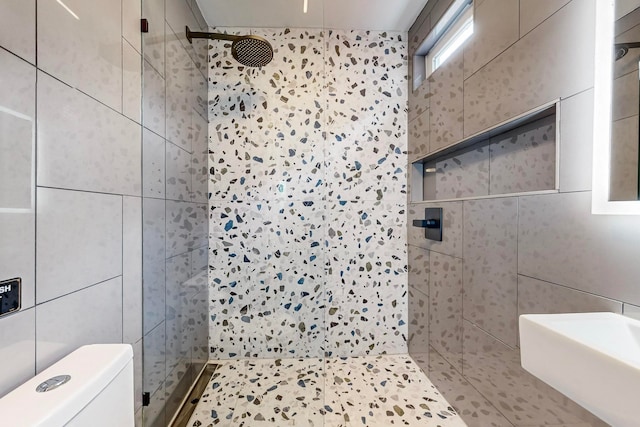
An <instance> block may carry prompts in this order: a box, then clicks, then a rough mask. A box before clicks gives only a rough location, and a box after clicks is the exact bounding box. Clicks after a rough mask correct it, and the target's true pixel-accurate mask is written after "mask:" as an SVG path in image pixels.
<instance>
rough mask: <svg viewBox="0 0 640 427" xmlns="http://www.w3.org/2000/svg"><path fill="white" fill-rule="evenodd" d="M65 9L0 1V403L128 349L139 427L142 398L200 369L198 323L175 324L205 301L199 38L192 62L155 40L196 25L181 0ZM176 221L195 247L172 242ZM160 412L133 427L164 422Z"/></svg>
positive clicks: (114, 1) (175, 46) (29, 0)
mask: <svg viewBox="0 0 640 427" xmlns="http://www.w3.org/2000/svg"><path fill="white" fill-rule="evenodd" d="M67 6H68V8H65V7H63V5H62V2H56V1H55V0H42V1H37V2H36V1H35V0H25V1H14V0H2V1H0V10H2V13H0V46H1V48H0V65H1V66H0V82H2V84H0V104H1V106H0V150H1V154H0V166H1V167H0V175H1V176H0V182H2V184H0V236H2V237H1V240H0V280H4V279H10V278H14V277H21V278H22V279H23V289H22V290H23V299H22V308H21V310H20V311H19V312H17V313H15V314H12V315H10V316H7V317H3V318H2V319H0V338H1V340H2V345H1V346H0V358H2V360H3V366H2V368H0V378H1V380H0V395H4V394H5V393H6V392H8V391H10V390H11V389H12V388H13V387H15V386H17V385H19V384H20V383H22V382H24V381H25V380H27V379H29V378H30V377H33V376H34V375H35V374H36V373H38V372H40V371H42V370H43V369H45V368H46V367H48V366H49V365H51V364H52V363H54V362H56V361H57V360H59V359H60V358H62V357H63V356H65V355H66V354H67V353H69V352H71V351H73V350H75V349H76V348H77V347H79V346H81V345H84V344H90V343H121V342H124V343H129V344H132V345H133V348H134V362H135V398H136V402H135V409H136V423H137V425H142V424H143V421H142V418H143V414H142V412H143V411H142V393H143V391H152V392H153V391H155V390H161V391H162V392H161V394H158V393H155V396H154V397H153V398H152V399H151V402H152V405H154V404H155V405H156V406H155V407H154V408H157V407H160V408H162V407H163V405H164V403H165V402H170V401H171V399H170V397H169V396H165V394H164V393H169V394H171V392H172V391H174V390H178V388H177V387H176V386H175V385H176V384H177V382H178V381H177V379H176V373H177V372H182V371H178V370H177V368H175V367H176V366H179V365H180V363H183V361H184V360H185V358H188V361H189V362H188V363H189V364H191V366H194V367H195V366H199V365H197V364H201V363H202V362H203V361H204V360H206V359H207V358H208V353H207V351H206V350H207V343H206V341H207V334H208V324H207V322H206V320H207V318H206V315H201V316H200V318H198V316H196V315H191V317H190V318H189V320H194V322H193V323H191V322H187V319H186V318H185V315H186V314H187V313H191V311H187V309H186V308H185V307H189V310H193V309H195V310H199V311H200V313H204V312H206V304H207V286H206V257H207V241H206V228H207V226H206V222H207V217H206V197H207V188H206V186H207V183H206V181H207V174H206V170H207V167H206V162H207V160H206V144H207V142H206V141H207V140H206V138H207V137H206V132H207V120H206V102H202V101H204V100H205V99H206V96H207V93H206V92H207V91H206V78H205V76H204V75H203V73H205V72H206V65H205V64H206V43H203V44H200V46H199V49H200V56H198V55H196V53H195V52H196V49H198V47H195V48H191V47H189V46H187V44H186V43H184V40H178V39H177V38H175V36H174V33H173V31H172V30H171V28H176V29H177V30H178V31H182V28H184V25H186V23H187V22H189V24H190V25H193V26H195V27H198V28H202V26H203V23H204V21H203V20H202V18H201V16H199V15H198V17H196V16H195V15H194V13H196V14H199V12H198V10H197V8H195V7H193V6H195V3H194V2H193V1H188V2H187V1H183V0H167V1H164V0H159V1H155V0H154V1H146V0H145V2H144V5H143V4H142V2H141V1H140V0H137V1H136V0H131V1H129V0H126V1H121V0H96V1H92V2H71V3H69V2H67ZM143 6H144V10H143ZM165 6H166V11H165ZM192 7H193V8H192ZM165 14H166V15H165ZM142 16H144V17H145V18H147V19H149V22H150V25H151V33H150V34H149V36H148V37H145V39H144V40H143V39H142V37H141V32H140V18H141V17H142ZM198 19H200V21H198ZM61 29H64V31H62V30H61ZM165 37H167V41H166V43H165ZM36 44H37V50H36ZM165 49H166V57H167V58H168V60H167V61H165V60H164V58H165ZM189 58H191V59H189ZM194 64H202V66H201V68H200V69H199V71H198V69H197V68H196V67H195V65H194ZM197 75H199V76H200V78H199V80H197V79H194V80H193V81H192V80H187V81H186V82H185V81H183V80H180V81H178V80H179V79H183V78H185V77H186V78H188V79H193V76H197ZM154 77H157V78H154ZM143 86H144V95H145V101H146V102H145V104H144V108H142V106H143V102H142V101H143V95H142V93H143ZM198 86H199V87H198ZM198 91H199V92H198ZM165 94H167V96H165ZM174 95H175V96H174ZM198 96H200V99H201V102H200V103H199V104H198V102H197V97H198ZM165 100H166V105H165ZM196 105H199V107H196ZM185 106H188V108H187V109H185V108H184V107H185ZM192 106H194V108H193V110H194V112H192V111H191V109H192ZM36 111H37V114H36ZM165 112H166V114H165ZM197 112H199V113H197ZM196 113H197V114H196ZM196 115H197V116H198V117H200V120H199V121H198V120H197V118H196ZM165 116H166V117H165ZM165 119H166V133H165ZM143 135H144V137H143ZM143 140H144V144H143ZM180 150H182V151H180ZM165 153H168V155H166V156H165ZM165 157H166V159H167V165H166V167H165ZM165 170H166V171H167V173H166V175H167V177H166V180H165ZM165 186H166V187H167V190H166V193H165ZM165 194H166V196H165ZM165 198H166V199H169V201H167V202H165V200H164V199H165ZM165 203H166V205H167V207H168V208H167V209H166V212H165ZM196 207H199V208H200V211H199V212H200V213H199V215H198V216H197V218H191V217H188V218H187V214H183V219H182V220H181V221H179V222H180V226H176V227H173V223H174V222H176V221H174V219H175V218H176V216H177V215H178V214H180V213H183V212H188V211H189V210H190V209H191V210H192V211H196V210H197V209H196ZM143 212H144V215H143ZM143 216H144V222H143ZM165 217H166V218H170V220H171V221H173V222H170V223H169V224H168V225H169V226H168V231H167V232H166V233H165V231H164V230H165ZM156 226H157V230H159V233H158V234H157V236H162V238H163V240H153V238H154V237H156V235H155V234H153V233H152V232H150V230H151V229H152V228H153V227H156ZM187 226H189V227H193V231H194V233H199V235H200V236H202V237H201V238H200V239H198V240H193V241H187V243H182V242H183V240H182V235H183V234H184V232H183V231H182V229H183V228H185V227H187ZM143 229H144V232H143ZM154 230H155V228H154ZM165 235H166V236H167V237H166V239H164V236H165ZM178 236H179V237H178ZM143 240H144V248H143ZM165 240H166V242H165ZM181 245H182V246H181ZM165 246H166V253H165ZM143 252H144V254H145V257H147V258H145V260H144V267H145V268H144V270H145V271H144V273H143ZM156 255H159V257H158V258H157V259H158V260H160V262H159V264H158V265H157V266H156V265H153V264H152V262H153V260H155V259H156V258H154V256H156ZM178 259H179V261H180V262H178ZM165 262H166V263H167V265H168V268H167V271H168V272H169V273H168V274H167V278H169V280H168V281H167V285H168V286H167V287H166V289H165V276H164V272H165ZM187 264H188V265H187ZM152 268H153V269H155V270H153V269H152ZM152 272H153V274H156V279H157V280H151V276H152ZM143 274H144V277H145V281H147V280H148V281H149V283H152V284H157V288H156V289H157V290H158V291H159V292H158V293H157V294H154V293H153V287H149V286H146V287H145V289H144V290H143V284H142V281H143ZM198 274H199V280H200V282H201V284H200V285H197V284H194V281H195V277H197V276H198ZM187 278H193V280H191V281H188V280H187ZM186 283H188V285H187V286H185V284H186ZM196 288H198V289H200V292H199V293H196V291H195V289H196ZM178 290H179V292H178ZM165 292H166V293H167V298H166V300H165ZM143 293H144V297H145V301H144V302H143ZM165 301H166V302H167V304H166V306H165ZM158 302H160V304H158V305H157V306H156V305H154V303H158ZM143 311H144V316H143ZM154 322H155V323H154ZM185 322H186V323H188V324H185ZM159 325H162V326H161V327H160V326H159ZM165 325H166V331H165ZM157 331H161V332H159V333H156V332H157ZM158 336H160V337H161V339H158ZM165 336H166V337H167V340H166V342H165V339H164V337H165ZM176 336H177V337H180V336H184V337H188V340H187V342H186V343H182V342H181V343H179V345H178V344H177V343H176V341H177V340H176ZM196 337H197V338H198V339H199V341H197V339H196ZM190 345H193V346H194V348H193V349H192V348H190V347H187V346H190ZM143 347H144V351H145V353H146V354H145V360H144V362H145V363H144V365H145V366H144V370H145V372H147V373H152V375H149V376H145V378H144V379H143ZM185 354H188V356H187V355H185ZM154 355H162V359H161V363H159V362H158V363H152V361H153V360H154ZM165 358H166V360H165ZM156 359H157V358H156ZM152 366H153V367H156V366H157V367H158V370H157V371H154V370H153V369H152ZM194 369H195V368H194ZM184 370H185V369H183V371H184ZM190 379H191V378H190ZM156 385H157V386H156ZM153 386H156V387H155V388H153ZM183 388H184V387H183ZM158 402H160V405H158ZM167 408H168V409H167V411H171V408H172V406H171V404H170V403H168V404H167ZM173 408H175V405H174V406H173ZM162 411H163V410H162V409H160V410H158V411H156V413H162V416H163V417H162V418H161V417H156V416H155V414H154V409H153V408H152V409H151V410H150V411H149V412H148V413H146V414H145V423H144V424H146V425H150V424H152V422H153V419H154V418H157V419H158V421H157V423H158V424H161V425H166V424H165V419H164V412H162ZM151 415H153V417H151Z"/></svg>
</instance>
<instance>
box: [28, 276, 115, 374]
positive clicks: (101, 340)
mask: <svg viewBox="0 0 640 427" xmlns="http://www.w3.org/2000/svg"><path fill="white" fill-rule="evenodd" d="M36 314H37V316H36V337H37V342H36V368H37V372H41V371H42V370H43V369H46V368H47V367H49V366H51V365H52V364H53V363H55V362H57V361H58V360H60V359H61V358H63V357H65V356H66V355H67V354H69V353H71V352H72V351H74V350H75V349H77V348H78V347H80V346H82V345H86V344H109V343H121V342H122V278H121V277H116V278H115V279H111V280H107V281H106V282H102V283H100V284H97V285H95V286H91V287H89V288H86V289H82V290H81V291H78V292H74V293H72V294H69V295H65V296H64V297H62V298H58V299H56V300H53V301H49V302H47V303H45V304H41V305H38V306H37V307H36ZM60 331H64V333H60Z"/></svg>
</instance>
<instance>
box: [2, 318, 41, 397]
mask: <svg viewBox="0 0 640 427" xmlns="http://www.w3.org/2000/svg"><path fill="white" fill-rule="evenodd" d="M0 325H2V327H1V328H0V340H1V341H2V347H0V357H1V358H2V360H3V364H2V368H0V378H2V380H1V381H0V396H4V395H5V394H6V393H8V392H10V391H11V390H13V389H14V388H16V387H18V386H19V385H21V384H22V383H24V382H25V381H27V380H29V379H31V378H32V377H33V376H34V375H35V374H36V364H35V360H36V310H35V309H33V308H32V309H30V310H23V311H20V312H18V313H15V314H12V315H10V316H8V317H3V318H2V320H0Z"/></svg>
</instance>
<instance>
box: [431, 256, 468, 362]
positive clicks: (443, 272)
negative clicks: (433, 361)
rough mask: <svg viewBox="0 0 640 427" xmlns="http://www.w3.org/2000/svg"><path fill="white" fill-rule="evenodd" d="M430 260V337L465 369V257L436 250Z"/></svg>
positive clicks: (432, 343)
mask: <svg viewBox="0 0 640 427" xmlns="http://www.w3.org/2000/svg"><path fill="white" fill-rule="evenodd" d="M430 262H431V280H430V281H429V303H430V304H429V341H430V344H431V346H432V347H433V348H434V349H436V350H437V351H438V353H440V354H441V355H442V356H443V357H444V358H445V359H447V361H448V362H449V363H450V364H451V365H453V366H454V367H455V368H456V369H457V370H458V371H462V260H461V259H459V258H453V257H450V256H447V255H442V254H439V253H437V252H432V253H431V255H430Z"/></svg>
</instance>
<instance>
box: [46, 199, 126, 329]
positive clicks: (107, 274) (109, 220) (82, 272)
mask: <svg viewBox="0 0 640 427" xmlns="http://www.w3.org/2000/svg"><path fill="white" fill-rule="evenodd" d="M37 226H38V228H37V230H38V233H37V238H36V251H37V257H36V259H37V264H36V271H37V274H38V293H37V302H38V304H40V303H43V302H45V301H49V300H51V299H54V298H57V297H59V296H62V295H65V294H68V293H70V292H74V291H77V290H79V289H82V288H85V287H87V286H90V285H93V284H95V283H98V282H102V281H104V280H108V279H111V278H113V277H116V276H120V275H122V196H112V195H108V194H97V193H83V192H79V191H67V190H54V189H49V188H39V189H38V218H37ZM121 338H122V337H121Z"/></svg>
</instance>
